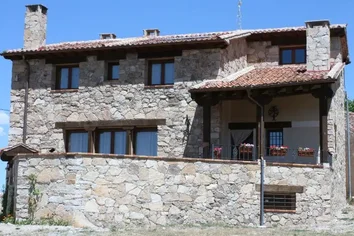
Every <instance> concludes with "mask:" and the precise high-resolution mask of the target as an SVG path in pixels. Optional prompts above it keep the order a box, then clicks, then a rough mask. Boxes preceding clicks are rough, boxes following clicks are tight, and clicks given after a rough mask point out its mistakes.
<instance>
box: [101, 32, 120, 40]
mask: <svg viewBox="0 0 354 236" xmlns="http://www.w3.org/2000/svg"><path fill="white" fill-rule="evenodd" d="M115 38H117V36H116V35H115V34H112V33H103V34H100V39H115Z"/></svg>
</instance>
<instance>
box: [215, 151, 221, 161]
mask: <svg viewBox="0 0 354 236" xmlns="http://www.w3.org/2000/svg"><path fill="white" fill-rule="evenodd" d="M214 158H215V159H221V152H219V151H214Z"/></svg>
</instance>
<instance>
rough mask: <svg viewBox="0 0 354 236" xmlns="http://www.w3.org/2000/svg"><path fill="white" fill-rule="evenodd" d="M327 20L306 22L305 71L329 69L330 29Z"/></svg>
mask: <svg viewBox="0 0 354 236" xmlns="http://www.w3.org/2000/svg"><path fill="white" fill-rule="evenodd" d="M329 25H330V24H329V21H328V20H319V21H308V22H306V54H307V70H308V71H320V70H329V69H330V53H331V40H330V37H331V35H330V27H329Z"/></svg>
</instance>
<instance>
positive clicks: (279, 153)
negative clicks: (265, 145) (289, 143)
mask: <svg viewBox="0 0 354 236" xmlns="http://www.w3.org/2000/svg"><path fill="white" fill-rule="evenodd" d="M287 152H288V149H280V150H277V149H270V156H280V157H283V156H286V153H287Z"/></svg>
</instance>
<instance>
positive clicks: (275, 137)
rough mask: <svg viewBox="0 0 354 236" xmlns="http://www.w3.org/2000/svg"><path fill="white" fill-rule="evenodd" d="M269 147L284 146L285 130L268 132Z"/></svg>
mask: <svg viewBox="0 0 354 236" xmlns="http://www.w3.org/2000/svg"><path fill="white" fill-rule="evenodd" d="M267 141H268V147H270V146H283V129H271V130H268V131H267Z"/></svg>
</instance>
